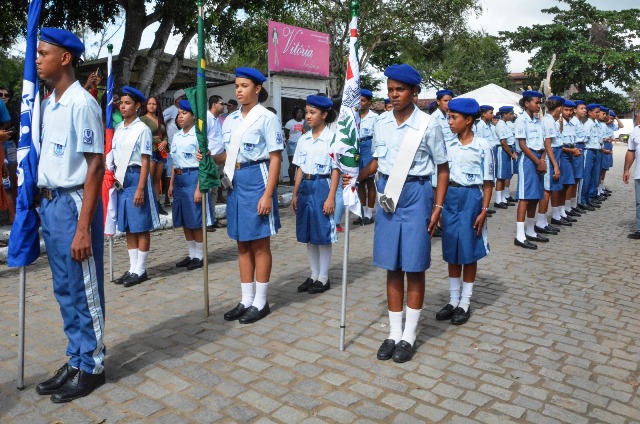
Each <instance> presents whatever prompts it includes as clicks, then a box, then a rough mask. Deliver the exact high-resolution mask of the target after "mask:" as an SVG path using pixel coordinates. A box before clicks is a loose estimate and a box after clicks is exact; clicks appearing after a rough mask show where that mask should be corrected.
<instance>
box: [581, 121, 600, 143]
mask: <svg viewBox="0 0 640 424" xmlns="http://www.w3.org/2000/svg"><path fill="white" fill-rule="evenodd" d="M583 128H584V132H585V146H586V148H587V149H599V148H600V142H601V141H602V136H601V135H600V128H599V127H598V124H597V123H596V122H595V121H594V120H593V119H591V118H589V119H587V120H586V121H585V123H584V125H583Z"/></svg>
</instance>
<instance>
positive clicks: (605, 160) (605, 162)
mask: <svg viewBox="0 0 640 424" xmlns="http://www.w3.org/2000/svg"><path fill="white" fill-rule="evenodd" d="M602 147H604V148H605V150H610V151H611V154H609V155H605V154H604V153H603V154H602V165H601V168H602V169H604V170H607V169H611V168H612V167H613V143H611V142H609V141H607V142H605V143H604V145H603V146H602Z"/></svg>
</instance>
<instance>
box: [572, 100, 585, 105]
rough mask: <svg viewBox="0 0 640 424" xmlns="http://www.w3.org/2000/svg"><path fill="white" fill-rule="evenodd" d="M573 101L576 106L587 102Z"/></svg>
mask: <svg viewBox="0 0 640 424" xmlns="http://www.w3.org/2000/svg"><path fill="white" fill-rule="evenodd" d="M573 103H575V104H576V106H578V105H585V106H586V105H587V102H585V101H584V100H574V101H573Z"/></svg>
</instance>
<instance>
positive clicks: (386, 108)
mask: <svg viewBox="0 0 640 424" xmlns="http://www.w3.org/2000/svg"><path fill="white" fill-rule="evenodd" d="M390 110H393V105H392V104H391V100H390V99H389V98H386V99H384V111H385V112H389V111H390Z"/></svg>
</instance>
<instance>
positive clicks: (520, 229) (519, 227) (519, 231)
mask: <svg viewBox="0 0 640 424" xmlns="http://www.w3.org/2000/svg"><path fill="white" fill-rule="evenodd" d="M516 239H518V241H525V240H526V239H527V237H526V235H525V232H524V222H516ZM458 282H459V280H458Z"/></svg>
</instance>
